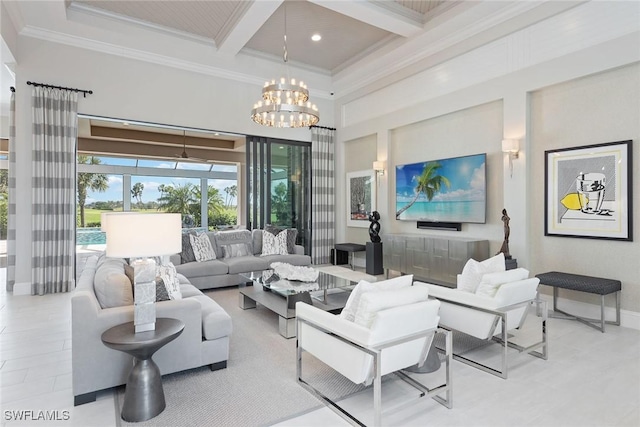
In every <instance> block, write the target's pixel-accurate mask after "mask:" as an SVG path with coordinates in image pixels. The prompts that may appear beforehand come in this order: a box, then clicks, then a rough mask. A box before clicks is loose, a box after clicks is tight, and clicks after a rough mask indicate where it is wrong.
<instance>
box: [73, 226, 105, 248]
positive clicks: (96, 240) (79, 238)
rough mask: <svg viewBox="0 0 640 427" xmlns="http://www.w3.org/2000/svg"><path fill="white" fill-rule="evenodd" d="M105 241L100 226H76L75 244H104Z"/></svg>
mask: <svg viewBox="0 0 640 427" xmlns="http://www.w3.org/2000/svg"><path fill="white" fill-rule="evenodd" d="M106 243H107V236H106V234H105V233H104V232H103V231H100V227H86V228H80V227H78V228H76V246H84V245H104V244H106Z"/></svg>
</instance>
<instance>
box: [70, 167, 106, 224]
mask: <svg viewBox="0 0 640 427" xmlns="http://www.w3.org/2000/svg"><path fill="white" fill-rule="evenodd" d="M78 164H83V165H99V164H100V159H99V158H98V157H94V156H87V155H84V154H79V155H78ZM77 187H78V206H79V207H80V227H84V225H85V221H84V205H85V203H86V201H87V190H92V191H99V192H105V191H107V189H108V188H109V180H108V178H107V176H106V175H104V174H101V173H88V172H78V183H77Z"/></svg>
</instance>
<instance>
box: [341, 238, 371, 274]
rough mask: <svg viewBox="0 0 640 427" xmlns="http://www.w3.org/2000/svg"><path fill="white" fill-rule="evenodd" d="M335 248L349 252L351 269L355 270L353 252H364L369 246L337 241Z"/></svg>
mask: <svg viewBox="0 0 640 427" xmlns="http://www.w3.org/2000/svg"><path fill="white" fill-rule="evenodd" d="M335 249H336V252H339V251H342V252H347V253H348V254H349V264H350V265H351V269H352V270H355V268H354V266H353V253H354V252H364V251H366V250H367V247H366V246H365V245H361V244H359V243H336V245H335Z"/></svg>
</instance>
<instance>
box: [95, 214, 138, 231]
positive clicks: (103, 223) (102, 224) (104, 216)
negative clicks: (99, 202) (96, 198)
mask: <svg viewBox="0 0 640 427" xmlns="http://www.w3.org/2000/svg"><path fill="white" fill-rule="evenodd" d="M136 213H138V212H130V211H127V212H100V231H103V232H105V233H106V232H107V215H113V214H117V215H125V214H136Z"/></svg>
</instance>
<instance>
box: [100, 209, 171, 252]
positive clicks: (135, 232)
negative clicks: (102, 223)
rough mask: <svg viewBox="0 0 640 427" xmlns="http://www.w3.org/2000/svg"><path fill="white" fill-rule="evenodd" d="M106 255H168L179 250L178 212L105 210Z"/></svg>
mask: <svg viewBox="0 0 640 427" xmlns="http://www.w3.org/2000/svg"><path fill="white" fill-rule="evenodd" d="M105 217H106V232H107V256H108V257H115V258H130V257H150V256H160V255H171V254H175V253H178V252H180V251H181V250H182V216H181V215H180V214H177V213H139V212H127V213H126V214H125V213H122V212H120V213H108V214H106V215H105Z"/></svg>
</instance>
